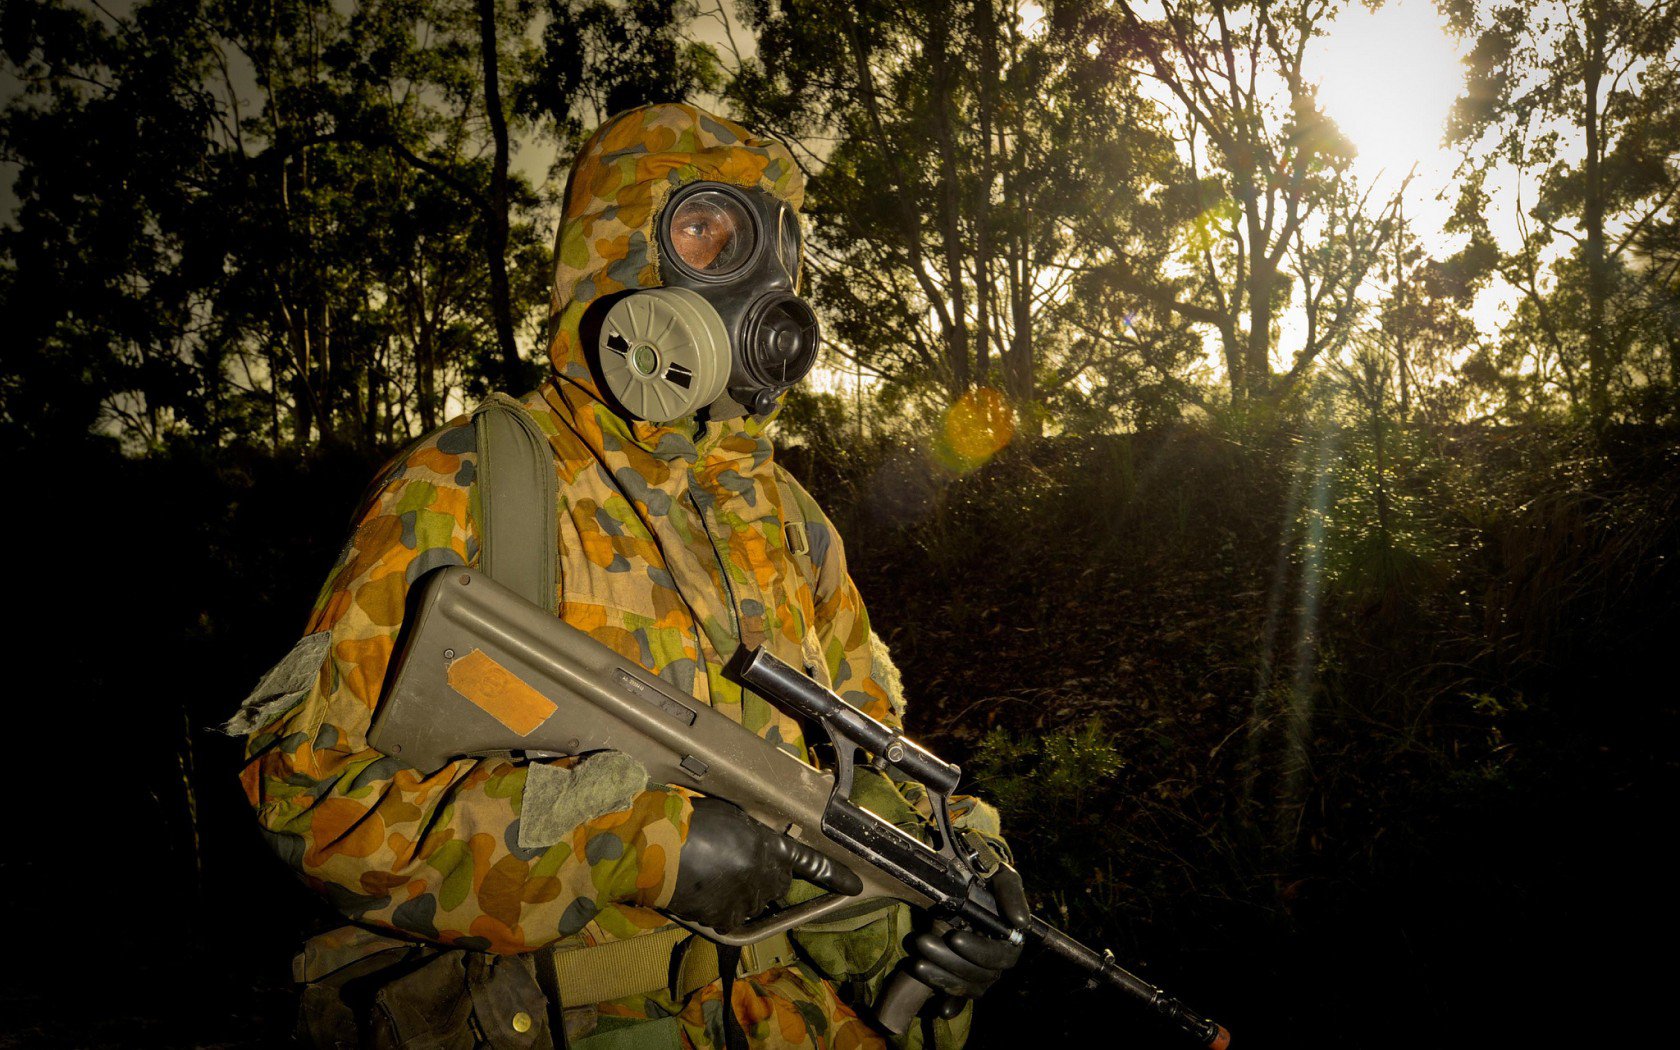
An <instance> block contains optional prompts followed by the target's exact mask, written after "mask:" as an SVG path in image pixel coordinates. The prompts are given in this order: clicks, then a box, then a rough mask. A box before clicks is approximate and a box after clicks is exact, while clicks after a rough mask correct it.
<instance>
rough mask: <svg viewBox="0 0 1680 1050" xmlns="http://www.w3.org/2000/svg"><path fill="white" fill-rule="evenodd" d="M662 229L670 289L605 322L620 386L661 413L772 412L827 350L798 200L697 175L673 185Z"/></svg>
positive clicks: (650, 415) (621, 392)
mask: <svg viewBox="0 0 1680 1050" xmlns="http://www.w3.org/2000/svg"><path fill="white" fill-rule="evenodd" d="M656 235H657V243H658V250H659V269H660V277H661V279H662V281H663V282H664V287H661V288H650V289H646V290H644V291H639V292H634V293H632V294H630V295H627V296H625V297H624V298H623V299H620V300H619V301H618V302H616V303H614V304H613V306H612V308H611V309H610V310H608V311H607V315H606V317H605V318H604V320H603V322H602V325H601V333H600V336H599V342H598V346H597V352H598V354H599V360H600V364H601V374H602V376H603V378H604V379H605V380H606V383H607V386H608V388H609V389H610V390H611V391H612V394H613V396H614V397H615V398H617V399H618V401H619V402H620V403H621V404H622V405H623V406H624V407H625V408H627V409H628V410H629V411H631V412H632V413H634V414H635V415H636V416H638V417H639V418H642V419H645V420H648V421H649V422H654V423H664V422H668V421H670V420H673V419H679V418H681V417H683V416H687V415H692V414H694V413H696V412H699V411H702V410H708V414H709V415H710V416H711V418H714V419H728V418H732V417H735V416H741V415H746V414H747V413H749V412H750V413H755V414H759V415H764V414H768V413H769V412H770V411H771V410H772V409H774V408H775V406H776V401H777V399H778V398H779V397H780V396H781V395H782V392H783V391H785V390H787V388H788V387H791V386H792V385H793V384H795V383H797V382H799V380H801V379H803V378H804V377H805V376H806V374H807V373H809V372H810V371H811V367H812V366H813V365H815V364H816V360H817V347H818V332H817V316H816V314H815V312H813V311H812V309H811V307H810V304H808V303H807V302H805V300H803V299H801V298H800V297H799V296H798V295H796V294H795V293H794V285H795V281H796V278H797V275H798V273H799V254H800V237H799V221H798V218H797V217H796V216H795V215H794V212H793V209H792V208H790V207H788V206H787V204H786V203H784V202H782V201H779V200H777V199H776V198H774V197H772V196H771V195H770V194H768V193H765V192H763V191H761V190H751V191H748V190H742V189H740V188H739V187H736V186H730V185H727V184H724V183H717V182H699V183H693V184H691V185H689V186H685V187H683V188H682V189H680V190H678V191H676V192H675V193H673V194H672V195H671V199H670V201H669V202H668V203H667V204H666V206H665V208H664V210H663V211H662V212H661V214H660V217H659V222H658V226H657V229H656Z"/></svg>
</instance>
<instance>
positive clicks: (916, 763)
mask: <svg viewBox="0 0 1680 1050" xmlns="http://www.w3.org/2000/svg"><path fill="white" fill-rule="evenodd" d="M410 602H411V605H410V612H409V615H408V617H407V620H406V624H405V627H404V638H403V639H402V640H401V642H400V645H399V650H398V653H397V656H396V661H395V665H394V666H395V670H394V673H393V674H392V675H391V676H390V679H389V684H388V686H387V689H386V693H385V697H384V699H383V701H382V703H381V705H380V709H379V712H378V715H377V717H376V718H375V719H374V723H373V728H372V730H371V732H370V733H369V735H368V741H369V743H371V744H372V745H373V746H374V747H376V748H378V749H379V750H381V751H383V752H385V753H386V754H388V755H391V756H392V757H394V758H397V759H399V760H400V761H402V762H405V763H407V764H409V765H411V766H413V767H415V768H416V769H418V770H419V771H420V772H421V773H432V772H435V771H436V770H438V769H441V768H442V767H443V766H445V765H447V764H448V763H449V762H451V761H453V760H454V759H457V758H463V757H485V756H505V757H508V758H510V759H513V760H516V761H517V760H531V759H541V758H558V757H564V756H571V755H581V754H587V753H589V752H593V751H602V750H609V749H610V750H616V751H621V752H623V753H625V754H627V755H629V756H631V757H633V758H635V759H636V760H637V761H639V762H641V764H642V765H643V766H644V767H646V769H647V771H648V776H649V779H650V780H651V781H652V782H655V783H665V784H673V785H681V786H683V787H687V788H692V789H693V790H695V791H698V792H701V793H703V794H707V795H713V796H716V797H718V798H722V799H726V800H727V801H729V802H732V803H734V804H735V805H737V806H740V807H741V808H742V809H743V810H745V811H746V812H747V813H748V814H749V815H751V816H752V817H753V818H754V819H756V820H758V821H760V822H761V823H763V824H765V825H767V826H768V827H770V828H771V829H773V830H775V831H778V832H781V833H783V834H786V835H789V836H791V837H792V838H794V839H796V840H798V841H800V842H802V843H804V844H805V845H807V846H809V847H811V848H812V849H814V850H816V851H818V852H820V853H822V854H824V855H826V856H828V857H830V858H832V859H833V860H835V861H836V862H838V863H839V864H841V865H843V866H845V867H846V868H848V869H849V870H851V871H852V872H853V873H854V874H856V875H857V876H858V877H859V879H860V880H861V881H862V884H863V890H862V892H861V893H860V894H859V895H857V896H856V897H848V896H845V895H842V894H838V893H826V894H824V895H822V896H819V897H816V898H813V899H811V900H808V901H805V902H803V903H800V904H795V905H792V906H789V907H784V908H781V909H778V910H775V911H772V912H771V913H769V914H767V915H764V916H762V917H760V918H756V919H753V920H751V921H749V922H747V923H746V924H745V925H743V926H742V927H740V928H739V929H736V930H716V929H710V928H706V927H702V926H698V925H696V924H692V923H688V922H683V920H681V919H677V920H676V921H678V922H681V923H682V924H683V925H684V926H687V927H689V928H690V929H693V930H695V931H696V932H697V933H700V934H702V935H703V936H706V937H708V938H710V939H712V940H713V941H716V942H717V943H719V944H724V945H737V946H739V945H747V944H754V943H757V942H758V941H761V940H764V939H765V938H767V937H771V936H774V935H775V934H778V933H782V932H784V931H786V930H790V929H792V928H794V927H796V926H800V925H803V924H804V923H808V922H816V921H818V920H821V919H825V918H838V917H841V916H843V915H846V914H861V913H862V912H863V911H864V910H867V907H868V904H867V902H871V901H877V900H880V899H882V898H892V899H896V900H900V901H904V902H906V903H908V904H910V905H912V906H914V907H917V908H922V909H925V910H926V911H928V912H929V913H930V914H931V915H932V916H933V917H935V918H936V919H939V920H941V921H944V922H947V923H950V924H952V925H956V926H963V927H967V928H970V929H973V930H975V931H977V932H980V933H983V934H986V935H987V936H991V937H996V938H1000V939H1005V940H1009V941H1011V942H1013V943H1017V944H1019V943H1021V942H1022V941H1023V940H1030V941H1033V942H1036V943H1037V944H1039V945H1041V946H1042V947H1043V948H1044V949H1045V950H1046V951H1048V952H1049V953H1050V954H1051V955H1054V956H1056V957H1058V958H1060V959H1063V960H1065V961H1066V962H1069V963H1071V964H1072V965H1074V966H1075V967H1078V968H1079V969H1081V970H1083V971H1084V972H1085V974H1086V975H1087V977H1088V981H1087V987H1088V988H1096V987H1098V986H1099V985H1107V986H1109V987H1111V988H1115V989H1118V990H1119V991H1121V992H1122V993H1124V994H1125V995H1126V996H1127V997H1129V998H1130V999H1133V1000H1135V1001H1137V1002H1139V1003H1141V1004H1143V1005H1144V1006H1146V1007H1148V1008H1149V1009H1150V1010H1151V1011H1152V1012H1154V1013H1155V1014H1156V1015H1157V1016H1159V1017H1161V1018H1163V1019H1164V1020H1165V1021H1167V1022H1168V1023H1169V1024H1170V1025H1172V1026H1174V1027H1176V1028H1177V1029H1178V1031H1180V1032H1182V1033H1183V1034H1184V1035H1187V1036H1189V1037H1190V1038H1192V1039H1194V1040H1196V1042H1197V1044H1198V1045H1201V1046H1204V1047H1208V1048H1210V1050H1224V1048H1225V1047H1226V1046H1228V1045H1229V1043H1230V1034H1229V1033H1228V1032H1226V1030H1225V1029H1224V1028H1222V1027H1220V1026H1219V1025H1218V1024H1215V1023H1214V1022H1213V1021H1211V1020H1207V1019H1205V1018H1203V1017H1202V1016H1201V1015H1199V1014H1196V1013H1193V1012H1192V1011H1190V1010H1189V1009H1188V1008H1186V1007H1185V1006H1184V1004H1183V1003H1181V1002H1179V1001H1178V1000H1177V999H1175V998H1173V997H1172V996H1170V995H1168V994H1167V993H1166V992H1165V991H1163V990H1162V989H1160V988H1157V987H1155V986H1154V985H1152V984H1150V983H1149V982H1147V981H1145V980H1143V979H1142V978H1139V977H1137V976H1135V975H1133V974H1131V973H1129V972H1128V971H1127V970H1125V969H1124V968H1123V967H1121V966H1120V965H1119V963H1117V962H1116V961H1115V959H1114V956H1113V954H1112V953H1110V952H1107V951H1101V952H1099V951H1097V950H1095V949H1093V948H1089V947H1087V946H1085V945H1083V944H1081V943H1079V942H1078V941H1076V940H1074V939H1073V938H1072V937H1069V936H1068V935H1067V934H1065V933H1063V932H1062V931H1061V930H1058V929H1056V928H1055V927H1053V926H1051V925H1050V924H1048V923H1046V922H1044V921H1043V920H1042V919H1039V918H1036V917H1035V918H1033V919H1032V920H1031V922H1030V923H1029V924H1028V926H1027V928H1026V929H1025V930H1018V929H1012V928H1011V927H1010V926H1009V925H1008V924H1007V923H1006V922H1005V920H1004V919H1003V918H1002V917H1001V915H1000V912H999V909H998V906H997V902H996V901H995V900H994V899H993V897H992V894H991V891H990V890H989V889H988V887H987V884H986V878H985V876H986V874H987V871H986V863H985V860H984V859H983V857H982V854H981V852H980V851H978V850H976V849H975V848H974V847H973V845H972V844H971V843H970V842H969V841H968V840H967V839H965V838H964V837H962V836H959V835H957V834H955V833H953V831H952V828H951V821H950V813H949V806H948V800H949V796H950V794H951V792H952V791H954V790H955V789H956V786H957V782H958V780H960V779H961V777H962V770H961V769H959V768H958V767H957V766H955V765H952V764H951V763H949V762H946V761H944V760H943V759H941V758H939V757H938V756H937V755H934V754H933V753H932V752H930V751H928V750H927V749H926V748H924V747H922V746H921V745H920V744H917V743H916V742H914V741H913V740H910V739H909V738H907V737H905V736H904V735H903V733H901V732H900V731H899V730H897V729H894V728H893V727H891V726H888V725H885V724H883V723H881V722H879V721H877V720H875V719H873V718H871V717H869V716H868V715H866V714H864V713H863V712H861V711H859V710H858V709H856V708H855V707H852V706H851V705H850V704H848V703H846V702H845V701H844V700H842V699H840V697H838V696H836V695H835V694H834V693H832V692H830V691H829V690H827V689H825V688H824V687H823V686H822V685H820V684H819V683H817V682H815V681H812V680H811V679H810V678H808V677H806V676H805V675H803V674H801V673H800V672H799V671H797V670H795V669H794V668H792V667H790V666H788V665H787V664H786V663H783V662H782V661H781V660H778V659H777V658H776V657H775V656H773V655H771V654H770V653H768V652H765V651H764V650H762V649H760V650H746V649H742V650H741V651H739V652H737V653H736V655H735V658H734V659H733V660H732V661H731V662H730V665H729V667H728V669H727V670H726V672H725V673H726V674H728V675H729V676H730V677H732V678H734V679H735V680H736V681H738V682H740V683H741V684H742V685H744V686H746V687H748V688H751V689H752V690H754V691H755V692H757V693H758V694H759V695H760V696H762V697H764V698H765V699H767V700H769V701H770V702H772V703H774V704H776V705H777V706H779V707H781V708H782V709H784V710H786V711H790V712H793V713H795V714H797V715H799V716H802V717H803V718H805V719H808V720H810V721H812V722H815V723H818V724H820V725H821V726H822V728H823V729H824V730H826V731H827V733H828V736H829V739H830V740H831V741H832V742H833V745H834V768H833V770H822V769H818V768H816V767H815V766H812V765H810V764H808V763H806V762H804V761H802V760H801V759H799V758H797V757H795V756H793V755H791V754H789V753H788V752H786V751H783V750H781V749H780V748H778V747H776V746H775V745H774V744H772V743H770V742H768V741H766V740H763V739H761V738H759V737H758V736H757V735H755V734H754V733H752V732H750V731H749V730H747V729H745V728H743V727H742V726H741V725H739V724H738V723H736V722H734V721H732V720H731V719H730V718H729V717H728V716H727V715H724V714H722V713H721V712H718V711H714V710H712V708H711V707H709V706H707V705H706V704H703V703H700V702H699V701H697V700H696V699H695V698H694V697H692V696H689V695H688V694H686V693H684V692H681V691H679V690H677V689H675V688H674V687H672V686H671V685H670V684H669V683H667V682H665V681H664V680H663V679H661V678H659V677H658V676H657V675H655V674H653V673H652V672H651V671H649V670H647V669H646V668H645V667H642V666H641V665H640V664H637V663H634V662H631V661H629V660H626V659H624V658H623V657H621V656H620V655H619V654H618V653H616V652H614V651H613V650H612V649H610V648H608V647H607V646H605V645H602V644H601V643H600V642H597V641H595V640H594V639H593V638H591V637H589V635H587V634H585V633H584V632H582V631H579V630H577V629H576V628H574V627H572V626H570V625H569V624H567V623H565V622H564V621H562V620H560V619H558V618H557V617H555V616H554V615H553V614H552V613H551V612H549V611H547V610H545V609H542V608H539V607H538V606H536V605H533V604H531V603H530V602H528V601H526V600H525V599H524V598H522V597H520V596H519V595H518V594H516V593H514V592H513V591H512V590H509V589H508V588H506V587H503V586H502V585H501V584H498V583H497V582H496V581H494V580H493V579H491V578H490V577H489V576H486V575H484V574H483V573H480V572H475V571H473V570H470V569H462V568H443V569H438V570H435V571H433V572H432V573H430V574H428V575H427V576H426V577H423V578H422V579H420V580H418V581H416V583H415V585H414V588H413V593H412V594H411V596H410ZM860 756H864V757H865V759H866V761H867V762H868V764H869V765H871V766H873V767H874V768H876V769H878V770H880V771H882V772H883V773H887V774H889V775H896V776H897V777H898V779H901V780H915V781H919V782H921V783H922V784H923V785H924V786H926V788H927V792H928V798H929V799H930V801H931V802H932V806H933V828H932V832H933V837H934V838H935V841H934V842H933V843H932V844H931V845H929V844H924V843H923V842H922V841H920V840H919V839H917V838H915V837H913V836H911V835H909V834H906V833H905V832H903V831H901V830H900V829H898V828H897V827H894V826H893V825H892V824H890V823H888V822H887V821H885V820H883V819H881V818H880V817H878V816H876V815H875V814H873V813H871V812H869V811H868V810H866V809H863V808H862V807H860V806H858V805H856V804H854V803H853V802H852V801H851V794H852V784H853V779H854V777H855V775H856V772H857V764H858V760H859V758H860ZM994 870H995V869H994ZM673 918H675V917H674V916H673ZM929 994H931V990H930V989H928V988H927V987H926V986H925V985H922V984H920V983H919V982H917V981H915V980H914V979H913V978H910V977H909V976H908V975H907V974H900V975H898V976H897V977H895V979H894V981H893V983H892V984H891V985H889V987H888V989H887V991H886V992H885V993H884V994H883V996H882V998H881V1001H880V1002H879V1003H877V1004H876V1011H875V1012H876V1016H877V1019H878V1020H879V1021H880V1022H881V1024H882V1025H883V1026H884V1027H886V1028H887V1029H888V1030H889V1031H893V1032H903V1031H904V1030H905V1029H906V1028H907V1027H908V1026H909V1024H910V1022H911V1020H912V1019H913V1018H914V1016H915V1014H916V1013H917V1011H918V1010H920V1008H921V1006H922V1004H923V1003H924V1002H925V1001H926V999H927V997H928V995H929Z"/></svg>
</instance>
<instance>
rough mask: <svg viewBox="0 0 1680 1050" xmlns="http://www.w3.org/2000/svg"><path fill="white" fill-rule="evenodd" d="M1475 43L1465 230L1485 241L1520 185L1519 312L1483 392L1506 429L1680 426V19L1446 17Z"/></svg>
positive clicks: (1519, 12)
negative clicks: (1497, 392)
mask: <svg viewBox="0 0 1680 1050" xmlns="http://www.w3.org/2000/svg"><path fill="white" fill-rule="evenodd" d="M1449 7H1450V8H1451V10H1452V11H1453V13H1454V16H1455V21H1456V23H1457V25H1458V26H1459V28H1460V29H1462V30H1465V31H1468V32H1470V33H1472V34H1473V35H1474V37H1475V39H1476V48H1475V52H1474V54H1473V55H1472V67H1473V68H1472V72H1471V76H1470V79H1469V83H1468V85H1467V90H1466V93H1465V95H1464V97H1463V98H1462V99H1460V101H1459V103H1458V106H1457V108H1456V110H1455V112H1454V120H1453V128H1452V130H1453V134H1454V135H1455V137H1456V138H1457V139H1458V140H1459V141H1460V142H1462V143H1464V144H1465V146H1466V148H1467V150H1468V151H1470V156H1471V157H1472V159H1473V161H1474V168H1473V171H1474V174H1473V175H1472V177H1470V178H1468V179H1466V180H1465V181H1464V183H1463V187H1462V193H1463V194H1464V196H1465V204H1466V206H1461V208H1460V218H1459V222H1458V227H1459V228H1460V229H1461V230H1462V231H1464V232H1466V233H1469V234H1471V235H1472V237H1474V238H1478V239H1481V240H1483V241H1486V240H1488V239H1489V238H1488V234H1487V232H1486V231H1487V227H1486V214H1485V213H1486V210H1487V209H1486V205H1487V204H1488V201H1489V198H1488V193H1487V190H1486V188H1485V187H1486V180H1487V179H1488V178H1489V177H1490V172H1491V173H1495V174H1497V173H1502V172H1509V173H1510V174H1511V175H1512V176H1513V177H1514V178H1515V180H1516V181H1517V210H1518V213H1519V214H1518V218H1519V221H1520V223H1521V233H1520V240H1519V243H1518V244H1516V245H1515V246H1514V247H1513V248H1512V250H1510V251H1509V252H1506V253H1505V254H1503V255H1502V256H1501V258H1500V259H1499V270H1500V272H1501V274H1502V276H1503V277H1504V279H1505V280H1506V281H1507V282H1509V284H1510V285H1511V286H1513V287H1514V288H1516V289H1517V290H1518V292H1519V293H1520V295H1521V301H1520V303H1519V305H1518V307H1517V309H1516V311H1515V313H1514V316H1513V317H1512V318H1511V321H1510V322H1509V324H1508V325H1507V328H1506V331H1505V333H1504V336H1505V338H1504V339H1503V341H1502V345H1501V346H1500V348H1499V350H1498V351H1497V353H1496V354H1495V355H1494V356H1493V357H1492V358H1491V359H1490V360H1489V361H1488V362H1487V366H1488V367H1487V368H1486V370H1485V371H1484V374H1483V377H1482V378H1483V379H1484V380H1486V381H1491V384H1490V385H1497V384H1499V383H1502V382H1503V383H1505V384H1508V386H1507V387H1506V389H1505V391H1504V392H1505V394H1506V397H1505V398H1504V409H1505V414H1507V415H1508V416H1510V417H1513V418H1520V417H1521V416H1522V415H1524V414H1525V413H1529V412H1532V411H1533V410H1534V409H1535V408H1536V407H1543V406H1548V405H1552V404H1558V403H1561V404H1562V405H1564V406H1567V407H1572V408H1577V409H1579V410H1580V411H1581V412H1582V413H1584V414H1585V415H1587V416H1588V417H1589V418H1591V419H1592V420H1594V421H1595V422H1596V423H1598V424H1600V425H1602V424H1603V423H1605V422H1606V421H1608V420H1609V419H1610V418H1612V417H1613V416H1623V415H1627V416H1629V417H1631V418H1671V417H1672V414H1673V412H1674V405H1675V396H1676V395H1675V391H1676V390H1677V389H1680V386H1677V384H1680V370H1677V368H1676V365H1677V363H1680V356H1677V353H1676V352H1677V349H1680V344H1677V343H1676V342H1675V332H1676V331H1677V330H1680V329H1677V328H1676V326H1675V324H1674V320H1675V317H1676V310H1677V309H1680V307H1677V305H1676V304H1677V302H1680V284H1677V280H1676V278H1677V271H1676V267H1675V264H1676V257H1675V255H1674V253H1673V250H1672V233H1673V229H1674V226H1675V223H1676V222H1677V221H1680V211H1677V208H1680V159H1677V158H1680V69H1677V67H1676V65H1675V63H1674V54H1675V51H1676V49H1677V48H1680V4H1676V3H1674V2H1672V0H1657V2H1636V0H1584V2H1580V3H1568V4H1564V3H1556V4H1546V5H1541V6H1539V7H1538V8H1537V7H1536V6H1535V5H1532V4H1506V3H1500V2H1485V3H1476V2H1471V0H1457V2H1455V3H1453V4H1451V5H1449Z"/></svg>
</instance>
